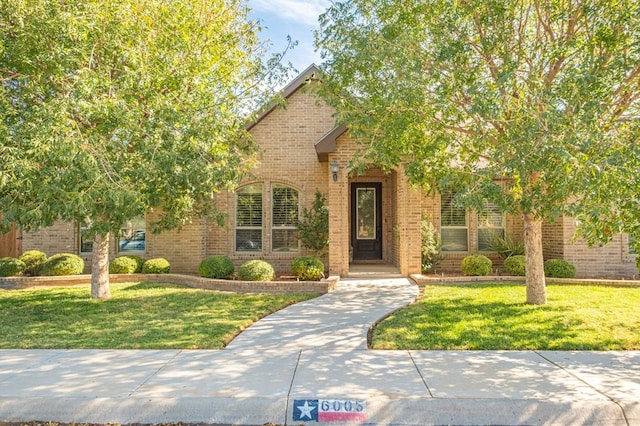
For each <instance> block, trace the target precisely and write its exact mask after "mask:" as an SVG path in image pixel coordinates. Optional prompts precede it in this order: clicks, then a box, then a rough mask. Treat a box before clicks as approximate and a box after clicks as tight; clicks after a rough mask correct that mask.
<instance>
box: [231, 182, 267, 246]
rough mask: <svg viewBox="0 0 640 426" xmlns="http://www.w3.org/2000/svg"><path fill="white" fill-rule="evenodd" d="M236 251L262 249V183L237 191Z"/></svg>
mask: <svg viewBox="0 0 640 426" xmlns="http://www.w3.org/2000/svg"><path fill="white" fill-rule="evenodd" d="M236 251H242V252H245V251H247V252H256V251H262V185H261V184H253V185H247V186H245V187H242V188H240V189H239V190H238V191H236Z"/></svg>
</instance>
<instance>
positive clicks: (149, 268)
mask: <svg viewBox="0 0 640 426" xmlns="http://www.w3.org/2000/svg"><path fill="white" fill-rule="evenodd" d="M170 270H171V265H170V264H169V261H168V260H167V259H164V258H162V257H156V258H155V259H149V260H147V261H146V262H144V264H143V265H142V273H143V274H168V273H169V272H170Z"/></svg>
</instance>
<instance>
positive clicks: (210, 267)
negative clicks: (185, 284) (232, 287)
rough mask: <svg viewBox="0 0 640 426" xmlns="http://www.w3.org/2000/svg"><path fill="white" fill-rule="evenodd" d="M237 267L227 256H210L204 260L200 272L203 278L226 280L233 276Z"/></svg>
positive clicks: (199, 268)
mask: <svg viewBox="0 0 640 426" xmlns="http://www.w3.org/2000/svg"><path fill="white" fill-rule="evenodd" d="M235 269H236V267H235V265H234V264H233V262H232V261H231V259H229V258H228V257H226V256H209V257H206V258H204V259H202V262H200V266H199V267H198V272H199V273H200V276H201V277H205V278H218V279H225V278H229V277H230V276H231V275H233V272H234V271H235Z"/></svg>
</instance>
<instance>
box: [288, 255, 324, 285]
mask: <svg viewBox="0 0 640 426" xmlns="http://www.w3.org/2000/svg"><path fill="white" fill-rule="evenodd" d="M291 270H292V271H293V275H295V276H296V278H298V279H299V280H302V281H316V280H319V279H320V278H322V277H323V276H324V263H322V261H321V260H320V259H318V258H317V257H314V256H301V257H297V258H295V259H293V260H292V261H291Z"/></svg>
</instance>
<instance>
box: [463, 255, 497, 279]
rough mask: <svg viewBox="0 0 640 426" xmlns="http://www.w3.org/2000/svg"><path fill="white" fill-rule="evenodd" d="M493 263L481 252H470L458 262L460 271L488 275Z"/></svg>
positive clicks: (472, 274)
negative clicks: (470, 253)
mask: <svg viewBox="0 0 640 426" xmlns="http://www.w3.org/2000/svg"><path fill="white" fill-rule="evenodd" d="M492 265H493V263H492V262H491V259H489V258H488V257H487V256H484V255H481V254H472V255H469V256H467V257H465V258H464V259H462V263H461V264H460V268H461V269H462V273H463V274H464V275H470V276H482V275H489V273H490V272H491V266H492Z"/></svg>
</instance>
